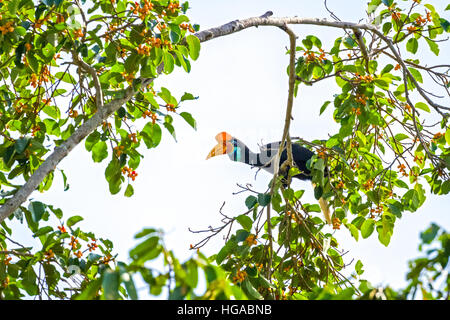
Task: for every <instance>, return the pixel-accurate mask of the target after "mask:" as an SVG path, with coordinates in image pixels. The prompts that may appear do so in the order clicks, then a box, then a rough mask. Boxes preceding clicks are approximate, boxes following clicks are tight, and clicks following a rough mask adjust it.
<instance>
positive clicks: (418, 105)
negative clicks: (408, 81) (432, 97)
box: [414, 102, 430, 112]
mask: <svg viewBox="0 0 450 320" xmlns="http://www.w3.org/2000/svg"><path fill="white" fill-rule="evenodd" d="M414 107H416V108H417V109H421V110H423V111H426V112H430V107H428V105H427V104H425V103H423V102H417V103H416V105H415V106H414Z"/></svg>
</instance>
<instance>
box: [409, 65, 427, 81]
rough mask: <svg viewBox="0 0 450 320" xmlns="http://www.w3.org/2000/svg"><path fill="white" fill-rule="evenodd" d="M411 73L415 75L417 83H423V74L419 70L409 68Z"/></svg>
mask: <svg viewBox="0 0 450 320" xmlns="http://www.w3.org/2000/svg"><path fill="white" fill-rule="evenodd" d="M408 70H409V72H411V74H412V75H413V77H414V78H415V79H416V81H417V82H419V83H423V78H422V74H421V73H420V72H419V70H417V69H414V68H408Z"/></svg>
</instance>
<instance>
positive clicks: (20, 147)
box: [14, 138, 31, 154]
mask: <svg viewBox="0 0 450 320" xmlns="http://www.w3.org/2000/svg"><path fill="white" fill-rule="evenodd" d="M30 141H31V139H30V138H19V139H17V140H16V143H15V144H14V148H15V149H16V152H17V153H18V154H22V153H23V152H24V151H25V149H26V148H27V147H28V145H29V143H30Z"/></svg>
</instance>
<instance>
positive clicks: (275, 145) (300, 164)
mask: <svg viewBox="0 0 450 320" xmlns="http://www.w3.org/2000/svg"><path fill="white" fill-rule="evenodd" d="M216 140H217V142H218V143H217V145H216V146H215V147H214V148H213V149H212V150H211V152H210V153H209V154H208V156H207V157H206V159H210V158H212V157H215V156H219V155H223V154H227V155H228V157H229V158H230V159H231V160H232V161H237V162H243V163H246V164H248V165H250V166H253V167H258V168H262V169H264V170H266V171H268V172H270V173H271V174H273V173H274V162H275V161H274V159H275V156H276V155H277V153H278V150H279V148H280V145H281V142H272V143H269V144H266V145H264V146H262V147H261V152H260V153H254V152H252V151H251V150H250V149H249V148H248V147H247V146H246V145H245V143H243V142H242V141H240V140H239V139H237V138H235V137H233V136H232V135H230V134H228V133H226V132H221V133H219V134H218V135H217V136H216ZM313 155H314V152H312V151H311V150H309V149H307V148H305V147H302V146H300V145H298V144H296V143H293V144H292V158H293V159H292V160H293V161H294V163H295V166H296V167H297V168H298V169H299V170H300V173H298V174H296V175H295V176H293V178H297V179H300V180H311V179H312V177H311V171H310V170H309V169H308V168H307V167H306V163H307V161H308V160H309V159H311V157H312V156H313ZM286 159H287V150H286V148H284V150H283V152H282V153H281V155H280V161H279V166H281V165H282V164H283V163H284V162H285V161H286ZM313 187H314V184H313ZM319 205H320V208H321V210H322V212H323V214H324V216H325V220H326V221H327V223H328V224H331V215H330V209H329V207H328V204H327V202H326V200H325V199H323V198H320V199H319Z"/></svg>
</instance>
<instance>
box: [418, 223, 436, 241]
mask: <svg viewBox="0 0 450 320" xmlns="http://www.w3.org/2000/svg"><path fill="white" fill-rule="evenodd" d="M439 229H440V228H439V226H438V225H437V224H435V223H432V224H431V226H430V227H429V228H428V229H427V230H425V231H424V232H421V233H420V238H421V239H422V241H423V242H424V243H426V244H430V243H431V242H433V240H434V239H435V238H436V235H437V234H438V232H439Z"/></svg>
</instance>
